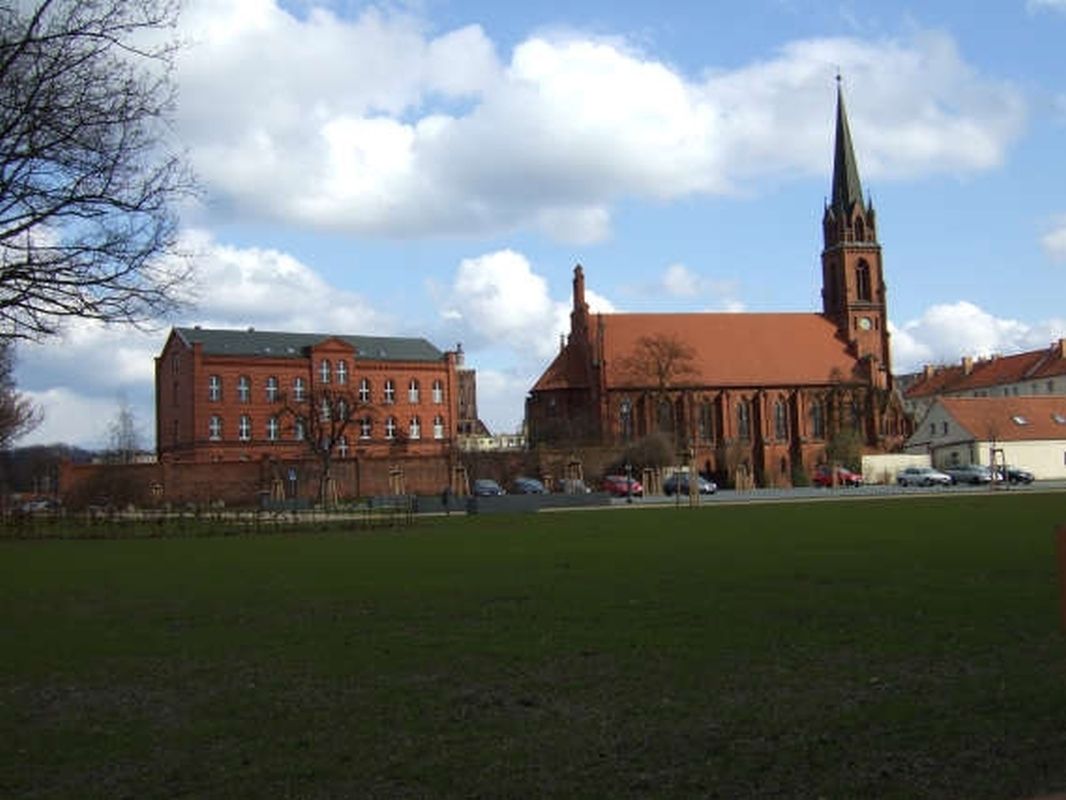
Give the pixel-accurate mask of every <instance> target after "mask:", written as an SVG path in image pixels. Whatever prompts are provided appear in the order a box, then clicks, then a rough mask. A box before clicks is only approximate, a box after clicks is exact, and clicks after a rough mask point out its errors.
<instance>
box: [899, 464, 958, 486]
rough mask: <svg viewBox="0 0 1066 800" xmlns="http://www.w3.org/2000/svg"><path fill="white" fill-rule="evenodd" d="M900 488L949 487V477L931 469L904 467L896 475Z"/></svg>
mask: <svg viewBox="0 0 1066 800" xmlns="http://www.w3.org/2000/svg"><path fill="white" fill-rule="evenodd" d="M896 483H898V484H899V485H900V486H950V485H951V476H950V475H945V474H944V473H943V472H941V471H940V470H938V469H933V468H932V467H906V468H905V469H902V470H900V471H899V473H898V474H897V475H896Z"/></svg>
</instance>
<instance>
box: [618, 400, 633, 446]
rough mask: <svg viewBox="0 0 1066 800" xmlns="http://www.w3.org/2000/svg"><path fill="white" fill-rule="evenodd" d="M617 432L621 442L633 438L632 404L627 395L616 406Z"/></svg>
mask: <svg viewBox="0 0 1066 800" xmlns="http://www.w3.org/2000/svg"><path fill="white" fill-rule="evenodd" d="M618 432H619V434H620V435H621V437H622V441H623V442H628V441H629V440H630V439H632V438H633V404H632V403H631V402H630V401H629V398H628V397H627V398H624V399H623V400H622V402H621V403H620V404H619V406H618Z"/></svg>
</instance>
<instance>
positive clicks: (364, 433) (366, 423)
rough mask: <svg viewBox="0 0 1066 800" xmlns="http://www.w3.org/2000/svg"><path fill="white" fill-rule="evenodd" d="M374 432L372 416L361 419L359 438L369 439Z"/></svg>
mask: <svg viewBox="0 0 1066 800" xmlns="http://www.w3.org/2000/svg"><path fill="white" fill-rule="evenodd" d="M373 433H374V423H373V420H371V419H370V417H363V418H362V419H361V420H359V438H360V439H369V438H370V437H371V436H372V435H373Z"/></svg>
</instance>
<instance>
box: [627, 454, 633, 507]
mask: <svg viewBox="0 0 1066 800" xmlns="http://www.w3.org/2000/svg"><path fill="white" fill-rule="evenodd" d="M626 502H627V503H632V502H633V465H632V464H630V463H629V462H628V461H627V462H626Z"/></svg>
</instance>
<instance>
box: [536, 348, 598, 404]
mask: <svg viewBox="0 0 1066 800" xmlns="http://www.w3.org/2000/svg"><path fill="white" fill-rule="evenodd" d="M590 384H591V378H590V377H589V372H588V365H587V364H585V363H583V360H582V359H581V358H580V356H579V355H578V349H577V348H576V347H574V346H570V345H567V346H566V347H565V348H563V350H562V352H560V353H559V355H557V356H556V357H555V360H553V361H552V363H551V364H549V365H548V368H547V369H546V370H544V374H543V375H541V376H540V378H539V379H538V380H537V382H536V383H535V384H534V385H533V391H535V392H542V391H545V390H550V389H587V388H588V387H589V385H590Z"/></svg>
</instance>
